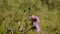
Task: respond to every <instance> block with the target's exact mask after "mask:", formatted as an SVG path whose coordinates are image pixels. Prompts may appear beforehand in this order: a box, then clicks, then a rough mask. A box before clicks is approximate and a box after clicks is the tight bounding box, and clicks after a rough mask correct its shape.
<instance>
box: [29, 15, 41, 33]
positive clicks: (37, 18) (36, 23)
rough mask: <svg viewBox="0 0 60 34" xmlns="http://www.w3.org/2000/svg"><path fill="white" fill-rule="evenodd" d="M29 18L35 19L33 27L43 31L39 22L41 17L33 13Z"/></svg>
mask: <svg viewBox="0 0 60 34" xmlns="http://www.w3.org/2000/svg"><path fill="white" fill-rule="evenodd" d="M29 18H30V19H31V20H32V21H33V27H35V29H37V32H41V28H40V26H39V22H40V21H39V17H38V16H35V15H31V16H30V17H29Z"/></svg>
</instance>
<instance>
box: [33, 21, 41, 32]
mask: <svg viewBox="0 0 60 34" xmlns="http://www.w3.org/2000/svg"><path fill="white" fill-rule="evenodd" d="M33 26H34V27H36V29H37V32H41V28H40V26H39V24H38V23H37V22H35V23H33Z"/></svg>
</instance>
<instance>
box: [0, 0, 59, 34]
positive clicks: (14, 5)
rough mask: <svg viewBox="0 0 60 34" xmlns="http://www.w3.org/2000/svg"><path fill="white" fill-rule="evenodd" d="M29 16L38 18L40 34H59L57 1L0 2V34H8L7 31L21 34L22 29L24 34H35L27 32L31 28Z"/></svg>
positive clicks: (7, 0)
mask: <svg viewBox="0 0 60 34" xmlns="http://www.w3.org/2000/svg"><path fill="white" fill-rule="evenodd" d="M30 15H37V16H39V18H40V27H41V29H42V31H41V32H40V34H60V1H59V0H0V34H10V32H9V33H7V29H13V33H14V34H21V32H20V31H19V30H21V28H22V27H24V32H25V33H24V34H37V31H36V30H34V32H33V31H32V30H29V29H30V28H31V27H32V26H31V25H30V23H31V21H30V20H29V16H30ZM19 21H20V24H18V22H19ZM19 26H20V28H19ZM28 30H29V31H28Z"/></svg>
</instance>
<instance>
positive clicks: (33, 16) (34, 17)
mask: <svg viewBox="0 0 60 34" xmlns="http://www.w3.org/2000/svg"><path fill="white" fill-rule="evenodd" d="M29 18H30V19H31V20H32V19H37V20H36V22H38V23H39V22H40V21H39V17H38V16H35V15H31V16H30V17H29Z"/></svg>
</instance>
